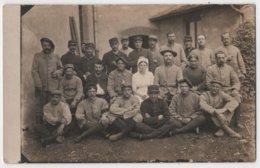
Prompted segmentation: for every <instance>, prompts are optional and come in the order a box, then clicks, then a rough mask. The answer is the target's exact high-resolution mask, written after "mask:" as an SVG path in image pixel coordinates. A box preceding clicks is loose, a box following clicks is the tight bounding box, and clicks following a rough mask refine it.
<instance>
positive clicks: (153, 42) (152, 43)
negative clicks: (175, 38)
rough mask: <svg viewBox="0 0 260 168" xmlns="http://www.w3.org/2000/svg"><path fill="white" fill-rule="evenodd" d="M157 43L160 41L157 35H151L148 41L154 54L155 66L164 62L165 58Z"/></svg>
mask: <svg viewBox="0 0 260 168" xmlns="http://www.w3.org/2000/svg"><path fill="white" fill-rule="evenodd" d="M157 43H158V37H157V36H155V35H149V41H148V44H149V50H150V52H151V54H152V58H153V63H154V66H155V68H157V67H158V66H160V65H162V64H163V58H162V56H161V53H160V51H159V49H158V48H157ZM153 73H154V72H153Z"/></svg>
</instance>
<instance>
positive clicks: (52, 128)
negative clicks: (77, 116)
mask: <svg viewBox="0 0 260 168" xmlns="http://www.w3.org/2000/svg"><path fill="white" fill-rule="evenodd" d="M61 97H62V95H61V91H59V90H53V91H52V92H51V100H50V102H49V103H48V104H46V105H45V106H44V107H43V123H42V124H37V125H36V127H35V130H36V133H37V134H38V135H39V136H40V138H41V139H40V140H41V143H42V146H43V147H45V146H46V145H47V144H49V143H51V142H53V141H55V140H56V141H57V142H60V143H61V142H62V141H63V140H64V136H65V135H67V134H68V133H69V131H70V130H71V124H70V123H71V112H70V109H69V107H68V105H67V104H66V103H63V102H62V101H61Z"/></svg>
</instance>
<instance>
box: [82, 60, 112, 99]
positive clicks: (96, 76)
mask: <svg viewBox="0 0 260 168" xmlns="http://www.w3.org/2000/svg"><path fill="white" fill-rule="evenodd" d="M107 79H108V75H107V74H106V73H105V72H104V66H103V64H102V61H98V62H96V63H95V72H93V73H92V74H90V75H89V76H88V77H87V80H86V83H85V85H84V86H85V90H86V88H88V85H89V84H94V85H96V87H97V95H96V96H97V97H99V98H104V99H106V100H107V101H109V96H108V92H107Z"/></svg>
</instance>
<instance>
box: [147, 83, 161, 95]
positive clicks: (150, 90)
mask: <svg viewBox="0 0 260 168" xmlns="http://www.w3.org/2000/svg"><path fill="white" fill-rule="evenodd" d="M147 92H148V94H151V93H159V92H160V90H159V86H158V85H150V86H148V91H147Z"/></svg>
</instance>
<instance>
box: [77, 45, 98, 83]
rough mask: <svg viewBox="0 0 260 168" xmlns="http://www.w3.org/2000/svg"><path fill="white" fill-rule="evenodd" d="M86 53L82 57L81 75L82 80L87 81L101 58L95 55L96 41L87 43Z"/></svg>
mask: <svg viewBox="0 0 260 168" xmlns="http://www.w3.org/2000/svg"><path fill="white" fill-rule="evenodd" d="M85 46H86V48H85V53H84V56H83V57H81V58H80V66H79V70H80V77H81V79H82V82H83V83H85V81H86V79H87V77H88V76H89V75H90V74H91V73H93V72H94V70H95V63H96V62H98V61H99V60H100V59H99V58H98V57H97V56H96V55H95V45H94V43H86V44H85Z"/></svg>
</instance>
